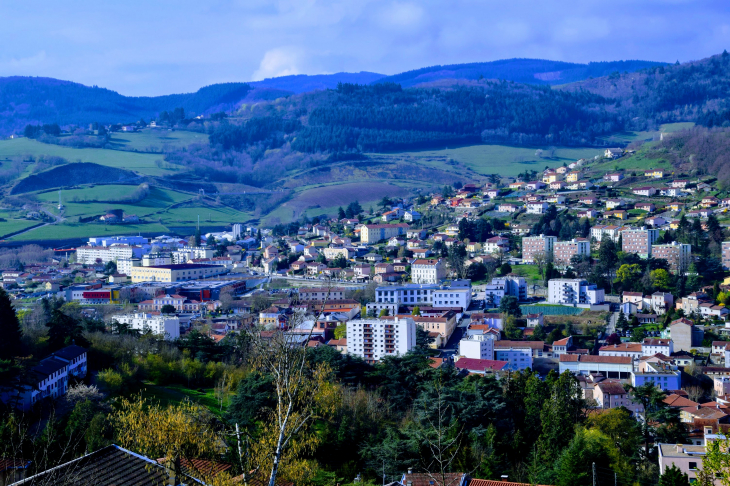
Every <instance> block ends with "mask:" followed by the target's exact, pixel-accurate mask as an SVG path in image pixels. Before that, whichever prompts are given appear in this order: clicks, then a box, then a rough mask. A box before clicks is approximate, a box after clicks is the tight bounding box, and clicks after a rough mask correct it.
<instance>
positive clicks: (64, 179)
mask: <svg viewBox="0 0 730 486" xmlns="http://www.w3.org/2000/svg"><path fill="white" fill-rule="evenodd" d="M137 179H139V176H138V175H137V174H135V173H134V172H130V171H128V170H123V169H116V168H113V167H107V166H104V165H99V164H92V163H88V162H77V163H71V164H66V165H62V166H59V167H54V168H52V169H49V170H47V171H45V172H40V173H38V174H33V175H31V176H28V177H26V178H25V179H22V180H20V181H19V182H18V183H17V184H16V185H15V186H13V188H12V189H11V191H10V194H22V193H25V192H33V191H40V190H43V189H51V188H55V187H65V186H74V185H77V184H102V183H105V184H110V183H114V182H132V181H135V180H137Z"/></svg>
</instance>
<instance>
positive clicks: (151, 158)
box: [0, 138, 175, 176]
mask: <svg viewBox="0 0 730 486" xmlns="http://www.w3.org/2000/svg"><path fill="white" fill-rule="evenodd" d="M41 155H48V156H55V157H63V158H64V159H66V160H68V161H69V162H93V163H95V164H100V165H106V166H109V167H116V168H118V169H126V170H133V171H136V172H139V173H141V174H147V175H153V176H160V175H165V174H172V173H174V172H175V171H174V170H171V169H169V168H161V167H158V166H157V163H156V161H158V160H159V161H162V155H161V154H139V153H134V152H125V151H122V150H106V149H96V148H83V149H78V148H72V147H62V146H60V145H52V144H47V143H42V142H39V141H37V140H32V139H29V138H15V139H12V140H2V141H0V161H2V159H8V158H11V157H23V158H25V157H26V156H33V157H39V156H41ZM164 166H165V167H166V166H167V164H164ZM26 175H27V174H26Z"/></svg>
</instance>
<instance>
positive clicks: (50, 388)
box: [0, 344, 87, 411]
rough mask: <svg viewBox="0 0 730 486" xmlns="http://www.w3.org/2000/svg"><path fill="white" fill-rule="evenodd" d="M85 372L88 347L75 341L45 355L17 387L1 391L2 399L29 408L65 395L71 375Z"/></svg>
mask: <svg viewBox="0 0 730 486" xmlns="http://www.w3.org/2000/svg"><path fill="white" fill-rule="evenodd" d="M86 371H87V368H86V349H84V348H82V347H80V346H76V345H75V344H72V345H71V346H66V347H65V348H63V349H60V350H58V351H56V352H55V353H53V354H51V355H50V356H48V357H46V358H43V359H42V360H41V361H40V363H38V364H37V365H36V366H34V367H33V368H31V369H30V370H29V373H28V374H27V376H25V377H24V378H23V380H22V381H20V382H18V383H17V386H14V387H5V388H4V389H3V390H2V391H0V398H1V399H2V401H3V403H5V404H7V405H9V406H10V407H13V408H18V409H20V410H23V411H27V410H30V409H31V408H32V407H33V405H35V404H36V403H38V402H39V401H41V400H43V399H44V398H51V399H55V398H60V397H62V396H64V395H65V394H66V392H67V391H68V382H69V378H71V377H74V378H78V379H81V378H84V377H85V376H86Z"/></svg>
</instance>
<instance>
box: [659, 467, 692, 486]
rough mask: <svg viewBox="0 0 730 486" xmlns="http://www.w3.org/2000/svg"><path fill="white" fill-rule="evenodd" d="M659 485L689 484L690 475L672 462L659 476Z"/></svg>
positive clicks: (686, 485)
mask: <svg viewBox="0 0 730 486" xmlns="http://www.w3.org/2000/svg"><path fill="white" fill-rule="evenodd" d="M657 484H658V486H689V477H688V476H687V474H686V473H683V472H682V470H681V469H679V468H678V467H677V466H675V465H674V464H672V465H671V466H669V467H668V468H666V469H665V470H664V474H662V475H661V476H660V477H659V482H658V483H657Z"/></svg>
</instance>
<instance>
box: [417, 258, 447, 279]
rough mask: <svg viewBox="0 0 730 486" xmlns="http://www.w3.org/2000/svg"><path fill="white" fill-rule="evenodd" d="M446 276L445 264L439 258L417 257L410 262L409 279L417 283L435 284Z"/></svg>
mask: <svg viewBox="0 0 730 486" xmlns="http://www.w3.org/2000/svg"><path fill="white" fill-rule="evenodd" d="M444 278H446V265H445V263H444V262H443V260H441V259H440V258H439V259H422V258H421V259H418V260H414V261H413V263H411V280H412V281H413V282H414V283H419V284H437V283H440V282H441V281H442V280H443V279H444Z"/></svg>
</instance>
